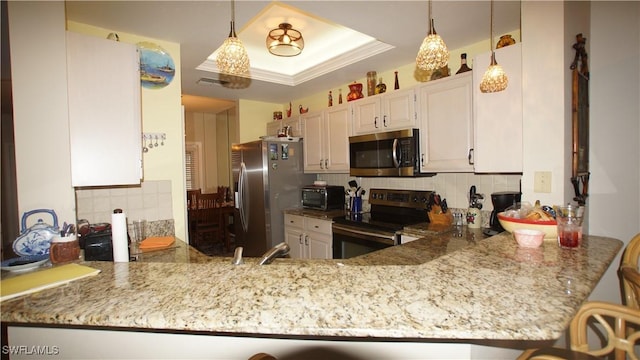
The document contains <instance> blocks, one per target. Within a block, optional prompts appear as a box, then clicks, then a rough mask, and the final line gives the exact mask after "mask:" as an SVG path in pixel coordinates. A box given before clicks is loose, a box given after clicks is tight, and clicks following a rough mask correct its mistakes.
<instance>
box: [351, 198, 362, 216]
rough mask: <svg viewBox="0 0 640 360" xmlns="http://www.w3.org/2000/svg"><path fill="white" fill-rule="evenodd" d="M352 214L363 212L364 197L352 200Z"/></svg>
mask: <svg viewBox="0 0 640 360" xmlns="http://www.w3.org/2000/svg"><path fill="white" fill-rule="evenodd" d="M351 212H353V213H361V212H362V197H361V196H354V197H352V198H351Z"/></svg>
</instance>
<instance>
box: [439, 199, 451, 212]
mask: <svg viewBox="0 0 640 360" xmlns="http://www.w3.org/2000/svg"><path fill="white" fill-rule="evenodd" d="M440 208H441V209H442V213H443V214H444V213H446V212H447V209H448V208H449V207H448V206H447V199H442V201H441V202H440Z"/></svg>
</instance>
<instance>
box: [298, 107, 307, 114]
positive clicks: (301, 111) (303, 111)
mask: <svg viewBox="0 0 640 360" xmlns="http://www.w3.org/2000/svg"><path fill="white" fill-rule="evenodd" d="M298 108H299V109H300V114H305V113H307V112H309V108H306V109H304V108H303V107H302V105H300V106H299V107H298Z"/></svg>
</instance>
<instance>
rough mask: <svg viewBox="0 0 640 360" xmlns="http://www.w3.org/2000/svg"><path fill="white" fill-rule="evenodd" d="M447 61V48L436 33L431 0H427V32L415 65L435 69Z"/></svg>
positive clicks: (444, 64)
mask: <svg viewBox="0 0 640 360" xmlns="http://www.w3.org/2000/svg"><path fill="white" fill-rule="evenodd" d="M448 63H449V50H448V49H447V45H446V44H445V43H444V40H442V38H441V37H440V35H438V34H437V33H436V28H435V26H434V25H433V18H432V17H431V0H429V34H427V37H425V38H424V40H423V41H422V45H420V50H418V56H416V65H417V66H418V68H420V69H421V70H436V69H440V68H442V67H445V66H447V64H448Z"/></svg>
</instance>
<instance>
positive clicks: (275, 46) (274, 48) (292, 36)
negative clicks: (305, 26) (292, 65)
mask: <svg viewBox="0 0 640 360" xmlns="http://www.w3.org/2000/svg"><path fill="white" fill-rule="evenodd" d="M267 49H269V52H270V53H272V54H273V55H277V56H296V55H299V54H300V53H301V52H302V49H304V39H303V38H302V34H301V33H300V31H298V30H296V29H294V28H293V27H291V24H288V23H282V24H280V25H278V28H277V29H273V30H271V31H269V35H267Z"/></svg>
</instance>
